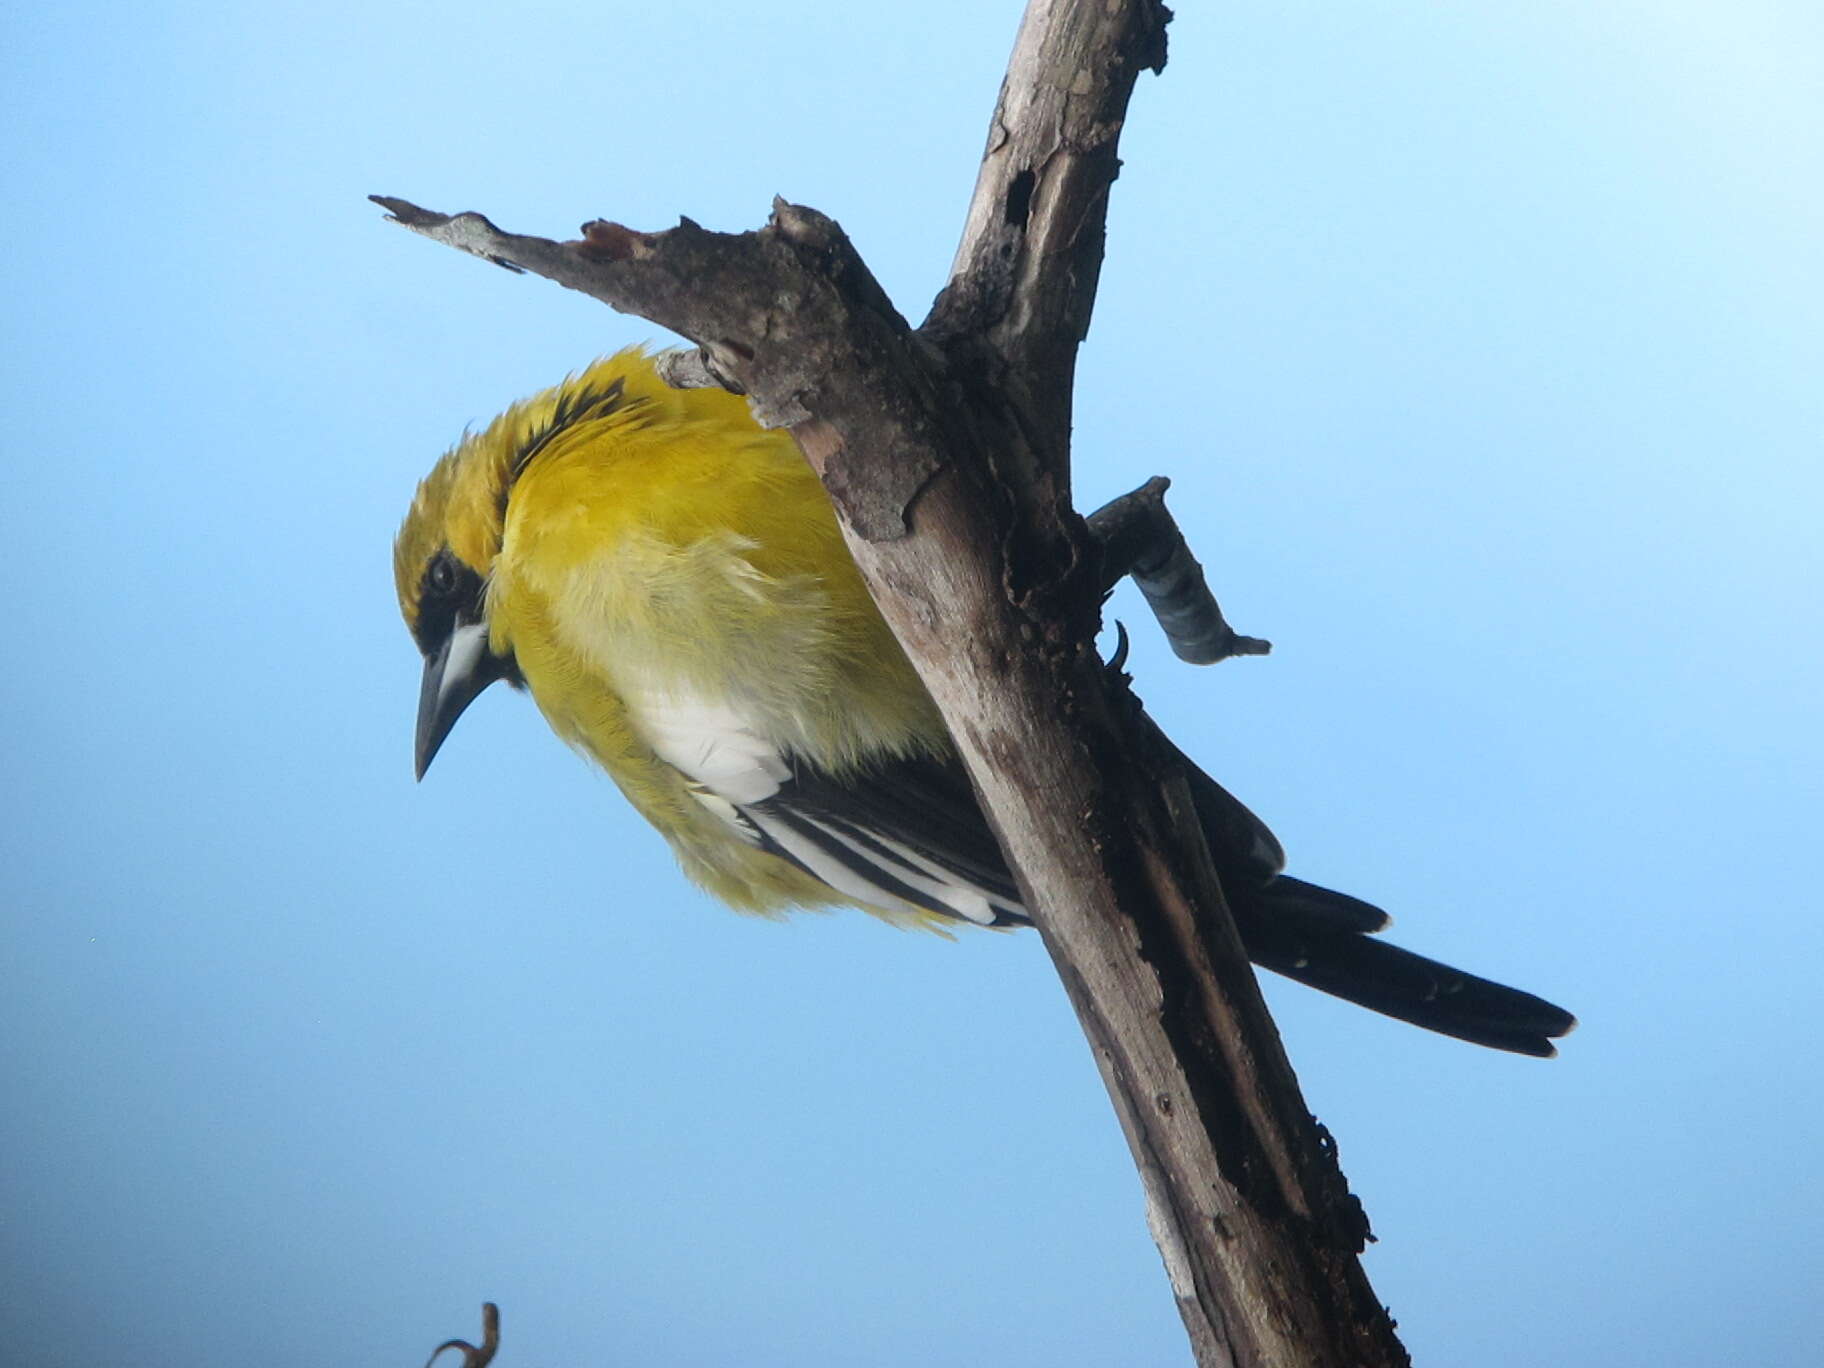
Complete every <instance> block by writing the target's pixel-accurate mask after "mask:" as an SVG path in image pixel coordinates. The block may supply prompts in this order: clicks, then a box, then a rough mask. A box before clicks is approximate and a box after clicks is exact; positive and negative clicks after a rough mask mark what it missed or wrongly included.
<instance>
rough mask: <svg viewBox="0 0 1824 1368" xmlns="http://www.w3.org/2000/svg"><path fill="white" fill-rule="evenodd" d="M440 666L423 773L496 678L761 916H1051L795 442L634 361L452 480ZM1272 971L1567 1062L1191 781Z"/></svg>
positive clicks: (696, 870) (407, 608) (442, 485)
mask: <svg viewBox="0 0 1824 1368" xmlns="http://www.w3.org/2000/svg"><path fill="white" fill-rule="evenodd" d="M394 571H395V575H396V578H397V582H398V590H399V606H400V609H401V611H402V612H403V613H404V615H405V620H406V623H407V625H408V626H409V627H410V628H411V630H412V635H413V636H414V638H416V640H417V642H418V646H419V649H420V650H421V651H422V652H423V654H424V658H425V673H424V684H423V691H422V693H421V696H420V699H419V710H418V736H417V765H418V772H419V774H420V775H421V776H422V774H423V773H424V769H425V766H427V765H428V764H429V763H430V760H431V758H432V756H434V755H435V754H436V752H437V749H438V747H439V746H440V745H442V743H443V740H444V738H445V736H446V735H447V734H448V733H449V730H450V728H451V726H452V725H453V724H454V723H455V721H456V719H457V717H458V716H460V715H461V713H462V710H463V709H464V708H465V707H467V706H468V704H469V703H470V702H471V701H472V700H473V699H474V698H475V697H476V696H477V695H478V694H479V693H480V692H481V691H482V690H483V689H484V688H486V687H487V686H488V685H489V684H491V683H493V682H495V681H496V680H502V679H504V680H506V681H508V682H509V683H511V684H514V685H518V686H523V687H526V688H528V689H529V690H530V691H531V694H532V697H533V698H534V700H536V702H537V704H538V707H539V709H540V711H542V712H543V713H544V715H545V718H546V720H547V721H548V722H549V723H550V724H551V727H552V729H553V730H554V731H556V732H557V734H558V735H559V736H561V737H562V738H564V740H566V741H568V742H569V743H570V744H571V745H572V746H574V747H576V749H578V750H580V751H582V752H583V753H584V754H585V755H587V756H589V757H590V758H591V759H593V760H594V761H596V762H597V763H598V764H600V765H601V766H602V768H603V769H605V770H606V771H607V772H608V774H609V775H610V777H612V778H613V779H614V781H615V783H616V784H618V785H619V786H620V788H621V791H622V792H623V793H625V794H626V795H627V797H628V798H629V800H631V801H632V803H633V805H634V806H635V807H636V808H638V809H639V811H640V812H641V813H642V814H643V815H644V816H645V817H646V819H647V820H648V821H649V822H651V823H652V824H653V826H655V827H657V828H658V830H659V831H660V832H661V833H663V834H664V836H665V838H666V839H667V840H668V841H669V842H670V843H671V846H672V849H673V850H674V851H675V852H676V853H677V856H678V859H679V860H680V862H681V863H682V864H683V866H684V869H685V871H686V872H687V873H689V874H690V876H691V877H692V878H693V879H695V880H696V881H697V882H698V883H700V884H702V885H703V886H704V887H705V888H707V889H709V890H710V891H711V892H712V893H714V894H716V895H717V896H718V897H720V898H722V899H723V900H724V901H726V902H728V903H730V904H732V905H733V906H735V907H738V908H742V909H745V910H747V911H752V912H762V913H775V912H778V911H780V910H781V909H783V908H785V907H788V906H792V905H799V906H815V905H818V904H825V903H832V902H839V903H849V904H853V905H855V906H858V907H862V908H865V909H866V910H867V911H869V912H872V913H874V914H876V915H877V916H881V917H884V918H886V919H888V920H890V921H894V922H898V923H901V924H908V925H923V926H931V927H933V928H936V929H941V928H942V927H943V926H944V925H947V924H954V923H956V922H967V923H973V924H976V925H981V926H995V927H1002V926H1013V925H1019V924H1023V923H1025V922H1027V921H1028V917H1027V913H1026V909H1025V907H1024V906H1023V904H1022V902H1021V895H1020V892H1019V889H1018V888H1017V887H1016V885H1015V882H1014V879H1013V876H1012V875H1011V873H1010V872H1009V871H1008V869H1007V867H1006V864H1005V862H1004V860H1003V858H1002V856H1001V853H1000V849H999V847H998V846H997V845H996V843H995V840H994V837H993V835H992V833H991V831H990V829H989V827H988V823H987V821H986V820H985V818H984V817H983V816H982V813H981V811H980V809H979V808H978V807H977V805H976V800H975V796H974V793H973V791H972V790H971V788H970V786H969V780H968V777H967V776H966V775H965V774H964V773H963V771H962V767H961V765H960V764H959V763H958V761H957V759H956V756H955V754H954V748H953V747H952V745H951V743H950V739H949V736H948V734H947V733H946V731H945V729H944V724H943V722H942V720H941V719H940V718H939V716H938V713H937V710H936V707H935V706H934V705H933V704H932V702H931V699H930V697H929V696H928V695H927V694H926V692H925V690H924V688H923V686H922V685H921V684H920V683H919V681H918V678H917V676H916V675H915V674H914V672H913V670H912V668H911V666H910V664H909V663H908V662H907V660H906V658H905V655H904V653H903V652H902V651H901V650H900V648H899V645H898V643H897V642H896V641H895V640H894V638H893V635H892V633H891V632H890V631H889V630H888V629H887V626H886V623H885V622H884V621H883V620H882V619H881V617H880V614H879V613H878V611H876V609H875V607H874V604H873V601H872V600H871V599H870V598H869V597H868V593H867V590H866V588H865V586H864V585H863V584H862V581H861V577H860V575H859V573H858V572H857V571H856V568H855V564H854V562H853V561H852V560H851V559H850V556H849V553H848V550H847V548H846V547H845V546H844V544H843V541H842V536H841V533H840V531H839V530H838V528H837V525H836V519H835V515H834V513H833V512H832V510H831V508H830V505H829V502H828V500H827V498H826V497H825V495H824V492H823V487H822V486H821V484H819V482H818V481H817V478H816V477H815V475H813V474H812V472H811V470H810V468H809V467H808V466H807V465H806V464H805V462H804V459H803V457H802V456H801V455H800V454H799V452H798V449H797V447H796V446H795V445H794V444H793V442H792V441H791V439H790V438H789V437H787V436H785V435H784V434H782V433H778V432H768V431H765V430H763V429H761V428H760V427H759V426H757V425H756V424H755V423H754V421H753V419H752V418H751V417H750V416H749V414H748V411H747V406H746V403H745V401H743V400H742V399H739V398H737V397H735V396H732V395H729V394H725V393H723V392H722V391H720V390H674V389H671V388H669V387H668V386H666V385H665V384H664V383H663V382H662V381H660V380H659V378H658V376H657V374H656V373H655V371H654V369H653V364H652V361H651V360H650V358H648V357H647V356H646V355H645V354H644V353H642V352H639V351H625V352H621V353H619V354H618V355H615V356H611V357H609V358H607V359H606V360H604V361H600V362H597V363H596V364H595V365H593V366H591V367H590V368H589V369H588V370H586V371H583V372H582V373H581V374H579V375H575V376H572V377H571V378H570V379H568V380H566V381H565V382H564V383H563V384H561V385H558V386H556V387H555V388H553V389H550V390H547V391H545V392H544V393H543V394H540V395H537V396H535V397H533V398H531V399H529V400H527V401H525V402H524V403H521V404H516V405H514V406H513V407H512V408H510V409H508V410H507V411H506V412H505V413H504V414H502V415H501V416H500V417H499V418H497V419H495V420H494V422H492V423H490V424H489V425H488V426H487V427H486V428H485V429H483V430H482V431H481V432H479V433H474V434H471V435H470V436H468V437H467V438H465V439H464V440H463V441H462V442H461V443H460V444H458V445H457V446H456V447H455V449H453V450H452V451H450V452H449V453H448V454H446V455H445V456H444V457H443V458H442V460H440V461H439V462H438V463H437V465H436V467H435V468H434V469H433V470H432V471H431V473H430V474H429V475H428V476H427V477H426V478H425V480H424V482H423V483H422V484H421V485H420V486H419V489H418V495H417V497H416V498H415V499H414V500H413V502H412V507H411V511H410V513H409V514H408V515H407V516H406V520H405V523H404V526H403V527H401V529H400V532H399V538H398V541H397V543H396V546H395V553H394ZM1187 777H1188V778H1189V779H1190V782H1191V788H1192V793H1193V797H1194V799H1195V801H1196V804H1197V809H1198V813H1199V816H1200V818H1201V820H1202V822H1203V825H1204V830H1205V834H1206V836H1207V838H1208V841H1209V846H1210V851H1211V855H1212V857H1213V858H1214V861H1215V864H1216V869H1217V872H1218V874H1219V875H1220V876H1221V879H1222V882H1223V887H1224V890H1225V892H1226V893H1227V895H1228V901H1229V903H1230V906H1231V908H1232V910H1233V911H1234V914H1235V920H1236V925H1237V928H1238V929H1239V930H1240V931H1241V934H1242V939H1243V941H1244V942H1245V943H1246V945H1247V947H1248V952H1249V954H1250V955H1251V956H1252V957H1253V958H1254V959H1255V961H1256V962H1258V963H1261V964H1264V965H1267V966H1268V967H1270V968H1273V969H1276V970H1278V971H1279V972H1281V973H1285V974H1288V975H1290V976H1291V977H1293V978H1297V979H1301V980H1303V981H1304V982H1307V983H1310V984H1312V985H1313V986H1315V987H1318V988H1321V989H1323V990H1325V991H1326V992H1331V993H1336V994H1338V995H1339V996H1342V997H1346V998H1349V999H1351V1000H1353V1001H1356V1002H1360V1003H1362V1004H1364V1005H1366V1006H1369V1007H1372V1008H1374V1009H1375V1010H1377V1011H1382V1012H1386V1013H1389V1014H1390V1015H1393V1016H1397V1017H1401V1018H1403V1019H1405V1020H1408V1021H1413V1022H1417V1023H1418V1024H1420V1025H1423V1026H1428V1027H1430V1028H1431V1029H1433V1030H1439V1031H1444V1032H1446V1033H1448V1034H1451V1035H1456V1036H1460V1037H1462V1038H1464V1039H1467V1040H1474V1041H1479V1042H1480V1043H1482V1044H1486V1045H1492V1046H1495V1047H1497V1048H1500V1049H1507V1050H1517V1051H1520V1052H1523V1053H1528V1054H1550V1053H1551V1052H1552V1046H1551V1044H1550V1041H1549V1037H1551V1036H1556V1035H1562V1034H1563V1033H1564V1032H1565V1031H1567V1030H1569V1029H1570V1027H1571V1025H1572V1024H1573V1022H1572V1018H1571V1017H1570V1015H1569V1014H1568V1013H1566V1012H1564V1011H1563V1010H1561V1009H1560V1008H1557V1007H1554V1006H1552V1004H1550V1003H1548V1002H1544V1001H1542V1000H1541V999H1539V998H1536V997H1533V996H1532V995H1531V994H1527V993H1521V992H1518V991H1516V990H1514V989H1511V988H1505V987H1503V986H1501V985H1500V984H1495V983H1490V982H1488V981H1487V980H1485V979H1478V978H1475V977H1473V976H1472V975H1468V974H1464V973H1462V972H1460V971H1458V970H1455V969H1451V968H1449V967H1448V966H1446V965H1441V964H1437V963H1435V962H1434V961H1431V960H1427V959H1423V958H1421V957H1419V956H1417V955H1413V954H1411V953H1409V952H1407V951H1404V950H1401V949H1398V948H1397V947H1394V946H1390V945H1387V944H1385V943H1384V942H1380V941H1377V940H1373V939H1371V938H1370V935H1371V933H1372V932H1375V931H1378V930H1380V928H1381V927H1382V926H1384V925H1385V924H1386V920H1387V919H1386V916H1385V914H1383V913H1382V912H1381V911H1380V910H1379V909H1377V908H1374V907H1371V906H1369V905H1368V904H1366V903H1362V902H1359V901H1357V900H1356V899H1353V898H1350V897H1348V896H1346V895H1344V894H1340V893H1333V892H1331V891H1330V890H1328V889H1322V888H1317V887H1314V886H1313V885H1310V884H1306V883H1302V882H1300V881H1299V880H1296V879H1291V878H1288V877H1286V876H1284V875H1283V874H1281V873H1280V865H1281V863H1282V857H1281V854H1280V850H1279V844H1278V842H1277V841H1276V840H1274V838H1273V834H1272V833H1271V832H1270V831H1268V830H1267V829H1266V827H1265V826H1263V825H1262V824H1261V822H1260V820H1259V819H1258V818H1257V817H1255V816H1254V814H1253V813H1251V812H1249V811H1248V810H1247V809H1246V808H1245V807H1243V806H1242V805H1241V804H1240V803H1239V802H1237V801H1236V800H1235V799H1234V798H1233V797H1231V796H1230V795H1229V794H1228V793H1227V792H1226V791H1224V790H1223V789H1222V788H1221V786H1219V785H1218V784H1216V783H1215V781H1214V780H1212V779H1210V778H1209V777H1208V776H1207V775H1204V774H1202V773H1200V772H1198V771H1196V770H1195V769H1194V768H1193V769H1191V770H1190V771H1189V773H1188V776H1187Z"/></svg>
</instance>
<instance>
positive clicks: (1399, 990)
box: [1230, 877, 1577, 1057]
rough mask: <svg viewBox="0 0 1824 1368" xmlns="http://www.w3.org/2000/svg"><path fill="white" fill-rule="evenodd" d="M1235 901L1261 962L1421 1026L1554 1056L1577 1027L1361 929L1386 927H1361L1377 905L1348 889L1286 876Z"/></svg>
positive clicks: (1513, 991) (1554, 1009)
mask: <svg viewBox="0 0 1824 1368" xmlns="http://www.w3.org/2000/svg"><path fill="white" fill-rule="evenodd" d="M1230 905H1231V910H1232V911H1233V912H1234V914H1235V923H1236V928H1237V929H1238V930H1239V931H1240V932H1241V939H1242V942H1243V944H1244V945H1246V946H1247V950H1248V957H1249V958H1250V959H1252V960H1253V961H1254V962H1255V963H1256V964H1259V965H1261V966H1263V967H1265V968H1268V969H1271V970H1273V971H1274V972H1275V973H1280V974H1284V975H1285V976H1286V977H1287V978H1291V979H1296V980H1297V981H1298V982H1300V983H1304V984H1308V985H1309V986H1310V987H1313V988H1316V989H1318V990H1320V991H1321V992H1325V993H1330V994H1332V995H1334V996H1336V997H1340V998H1344V999H1346V1000H1348V1001H1350V1002H1353V1003H1357V1004H1359V1005H1360V1006H1363V1007H1367V1008H1369V1009H1371V1010H1372V1011H1376V1012H1382V1013H1384V1014H1386V1015H1387V1016H1390V1017H1397V1018H1398V1019H1399V1020H1401V1021H1409V1022H1411V1023H1412V1024H1413V1025H1415V1026H1423V1027H1425V1028H1426V1029H1428V1030H1433V1031H1438V1032H1441V1033H1442V1034H1444V1035H1448V1036H1455V1037H1456V1038H1457V1039H1459V1040H1467V1041H1472V1042H1474V1043H1475V1044H1477V1045H1487V1046H1490V1047H1492V1048H1494V1049H1497V1050H1511V1051H1513V1052H1514V1053H1516V1054H1527V1055H1537V1056H1541V1057H1546V1056H1550V1055H1553V1054H1556V1053H1557V1051H1556V1050H1555V1049H1553V1048H1552V1043H1551V1042H1552V1039H1553V1038H1554V1037H1556V1036H1561V1035H1564V1034H1566V1033H1567V1032H1569V1031H1570V1030H1571V1028H1572V1027H1574V1026H1576V1024H1577V1019H1576V1018H1575V1017H1574V1016H1572V1015H1571V1014H1570V1013H1569V1012H1567V1011H1565V1010H1564V1009H1563V1008H1562V1007H1558V1006H1555V1005H1553V1004H1552V1003H1550V1002H1547V1001H1546V1000H1545V999H1544V998H1540V997H1535V996H1534V995H1533V994H1531V993H1526V992H1522V991H1521V990H1519V989H1518V988H1509V987H1507V986H1506V985H1504V984H1500V983H1494V982H1491V981H1490V980H1488V979H1485V978H1478V977H1477V976H1476V975H1474V974H1468V973H1465V972H1463V971H1462V970H1461V969H1453V968H1451V967H1450V966H1449V965H1447V964H1440V963H1438V962H1437V961H1436V960H1430V959H1426V958H1425V957H1424V956H1423V955H1415V954H1413V953H1412V952H1411V951H1410V950H1402V949H1400V947H1399V946H1397V945H1389V944H1387V943H1386V942H1385V941H1378V940H1371V939H1369V938H1368V937H1367V936H1365V935H1362V934H1360V931H1361V930H1368V929H1378V925H1377V926H1376V927H1373V928H1370V927H1367V926H1359V923H1360V922H1361V921H1362V920H1363V916H1362V913H1361V911H1360V909H1363V908H1366V909H1367V911H1369V912H1374V911H1376V910H1377V909H1374V908H1372V907H1369V906H1368V904H1366V903H1362V902H1360V901H1358V900H1357V899H1355V898H1351V897H1348V896H1347V895H1346V894H1341V893H1332V892H1331V891H1330V890H1329V889H1325V888H1319V887H1317V886H1316V885H1315V884H1307V883H1303V882H1301V881H1299V880H1295V879H1287V878H1283V877H1282V878H1279V879H1275V880H1273V881H1271V882H1270V883H1268V884H1266V885H1265V886H1264V887H1257V888H1242V889H1237V890H1235V891H1234V892H1232V893H1231V894H1230ZM1352 923H1353V924H1355V925H1356V926H1359V929H1351V926H1352ZM1379 924H1381V925H1384V924H1385V918H1384V917H1383V918H1382V920H1381V922H1380V923H1379Z"/></svg>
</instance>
